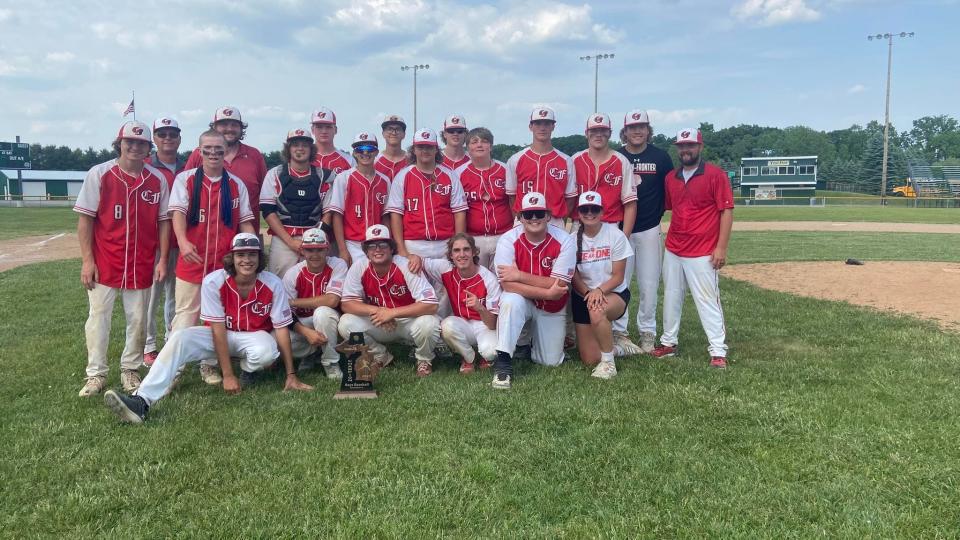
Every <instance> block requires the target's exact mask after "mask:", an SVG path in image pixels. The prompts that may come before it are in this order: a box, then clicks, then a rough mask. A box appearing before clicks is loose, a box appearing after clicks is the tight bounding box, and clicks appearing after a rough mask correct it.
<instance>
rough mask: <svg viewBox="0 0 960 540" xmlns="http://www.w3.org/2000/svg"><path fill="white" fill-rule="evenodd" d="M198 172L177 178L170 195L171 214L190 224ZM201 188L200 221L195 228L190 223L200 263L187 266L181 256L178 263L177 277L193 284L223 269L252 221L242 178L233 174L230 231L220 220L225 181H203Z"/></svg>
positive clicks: (186, 173) (215, 179) (189, 227)
mask: <svg viewBox="0 0 960 540" xmlns="http://www.w3.org/2000/svg"><path fill="white" fill-rule="evenodd" d="M196 172H197V171H196V169H187V170H185V171H183V172H182V173H180V174H178V175H177V179H176V180H174V182H173V192H172V193H171V194H170V211H171V212H180V213H181V214H183V215H185V216H187V218H188V220H189V217H190V216H189V209H190V197H191V196H192V194H193V180H194V177H195V176H196ZM202 182H203V186H202V187H201V188H200V202H199V204H200V219H199V223H197V224H196V225H190V223H189V221H188V222H187V239H188V240H190V242H191V243H193V245H194V246H195V247H196V248H197V254H198V255H199V256H200V258H201V259H203V262H201V263H191V262H187V261H186V259H184V258H183V257H182V256H181V257H180V258H179V259H177V270H176V273H177V277H178V278H180V279H182V280H184V281H189V282H190V283H201V282H202V281H203V276H205V275H207V274H209V273H210V272H212V271H214V270H217V269H219V268H222V267H223V261H222V259H223V256H224V255H226V254H227V252H229V251H230V241H231V240H233V237H234V236H235V235H236V234H237V233H238V232H239V231H240V224H241V223H244V222H247V221H252V220H253V212H252V211H251V210H250V197H249V196H248V195H247V188H246V187H244V185H243V182H242V181H240V179H239V178H237V177H236V176H234V175H233V174H232V173H231V174H230V195H231V198H232V199H233V200H232V204H231V207H232V208H233V214H232V216H231V226H230V227H227V226H226V225H225V224H224V223H223V220H222V219H221V216H220V190H221V187H222V186H221V183H222V180H221V179H220V178H214V179H211V178H210V177H209V176H204V177H203V180H202Z"/></svg>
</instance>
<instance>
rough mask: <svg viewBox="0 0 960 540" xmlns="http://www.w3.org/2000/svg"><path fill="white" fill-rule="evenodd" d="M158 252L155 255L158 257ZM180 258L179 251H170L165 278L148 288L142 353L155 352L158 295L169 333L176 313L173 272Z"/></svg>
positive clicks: (165, 325)
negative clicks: (148, 298) (145, 332)
mask: <svg viewBox="0 0 960 540" xmlns="http://www.w3.org/2000/svg"><path fill="white" fill-rule="evenodd" d="M159 254H160V253H159V252H158V253H157V255H158V256H159ZM179 256H180V250H179V249H177V248H172V249H170V253H169V254H168V255H167V277H166V278H164V280H163V281H161V282H159V283H154V284H153V287H151V288H150V301H149V303H148V304H147V340H146V342H145V343H144V344H143V352H145V353H148V352H152V351H155V350H157V317H156V312H157V303H158V302H159V301H160V295H161V294H162V295H163V327H164V328H165V329H166V333H167V334H169V333H170V325H171V324H172V323H173V316H174V315H175V314H176V312H177V304H176V301H175V300H174V298H175V293H176V280H177V276H176V275H175V274H174V272H175V271H176V269H177V257H179Z"/></svg>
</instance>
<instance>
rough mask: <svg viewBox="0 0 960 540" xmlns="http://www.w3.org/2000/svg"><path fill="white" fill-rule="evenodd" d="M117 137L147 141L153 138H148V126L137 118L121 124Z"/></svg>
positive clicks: (150, 141) (149, 141)
mask: <svg viewBox="0 0 960 540" xmlns="http://www.w3.org/2000/svg"><path fill="white" fill-rule="evenodd" d="M117 138H118V139H134V140H137V141H147V142H148V143H152V142H153V140H152V139H151V138H150V126H148V125H146V124H144V123H143V122H140V121H138V120H131V121H129V122H124V123H123V125H122V126H120V131H119V133H117Z"/></svg>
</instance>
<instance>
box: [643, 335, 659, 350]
mask: <svg viewBox="0 0 960 540" xmlns="http://www.w3.org/2000/svg"><path fill="white" fill-rule="evenodd" d="M656 347H657V336H655V335H653V332H640V350H642V351H643V352H644V353H645V354H650V353H652V352H653V349H655V348H656Z"/></svg>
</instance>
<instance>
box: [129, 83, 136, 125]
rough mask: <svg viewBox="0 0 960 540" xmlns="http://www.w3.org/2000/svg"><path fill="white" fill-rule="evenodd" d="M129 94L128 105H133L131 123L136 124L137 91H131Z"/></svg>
mask: <svg viewBox="0 0 960 540" xmlns="http://www.w3.org/2000/svg"><path fill="white" fill-rule="evenodd" d="M130 94H131V98H130V103H133V121H134V122H136V121H137V91H136V90H131V91H130Z"/></svg>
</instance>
